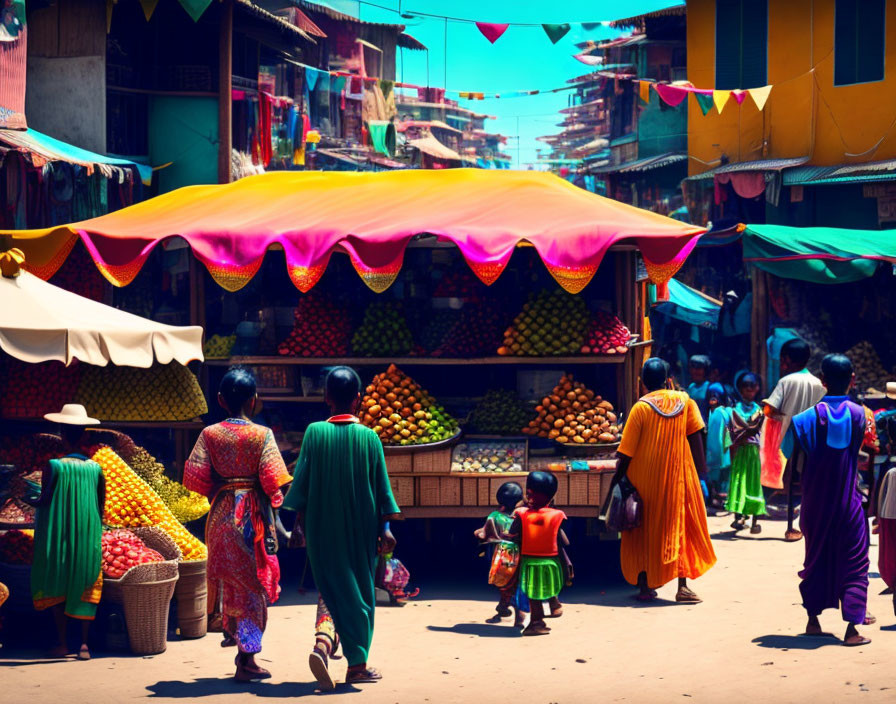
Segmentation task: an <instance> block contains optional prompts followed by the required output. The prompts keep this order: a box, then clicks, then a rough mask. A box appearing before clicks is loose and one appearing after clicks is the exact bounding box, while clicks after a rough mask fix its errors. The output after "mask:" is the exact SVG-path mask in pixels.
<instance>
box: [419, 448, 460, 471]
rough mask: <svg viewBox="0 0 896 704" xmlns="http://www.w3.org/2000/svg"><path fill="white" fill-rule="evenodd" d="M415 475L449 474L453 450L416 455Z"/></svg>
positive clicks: (426, 451) (421, 451)
mask: <svg viewBox="0 0 896 704" xmlns="http://www.w3.org/2000/svg"><path fill="white" fill-rule="evenodd" d="M413 471H414V474H432V473H438V474H447V473H448V472H449V471H451V448H448V449H447V450H420V451H419V452H415V453H414V470H413Z"/></svg>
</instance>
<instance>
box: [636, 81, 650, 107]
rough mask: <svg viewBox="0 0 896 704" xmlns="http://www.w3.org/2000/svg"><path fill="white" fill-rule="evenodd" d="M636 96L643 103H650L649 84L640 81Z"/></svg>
mask: <svg viewBox="0 0 896 704" xmlns="http://www.w3.org/2000/svg"><path fill="white" fill-rule="evenodd" d="M638 95H639V96H640V97H641V100H643V101H644V102H645V103H649V102H650V82H649V81H641V82H639V83H638Z"/></svg>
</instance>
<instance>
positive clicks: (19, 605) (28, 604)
mask: <svg viewBox="0 0 896 704" xmlns="http://www.w3.org/2000/svg"><path fill="white" fill-rule="evenodd" d="M0 582H3V584H5V585H6V586H7V588H8V589H9V599H7V600H6V605H5V607H4V608H6V609H10V610H14V611H32V610H33V609H34V602H33V601H32V600H31V565H11V564H9V563H7V562H0Z"/></svg>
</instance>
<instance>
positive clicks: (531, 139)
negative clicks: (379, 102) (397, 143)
mask: <svg viewBox="0 0 896 704" xmlns="http://www.w3.org/2000/svg"><path fill="white" fill-rule="evenodd" d="M371 2H373V3H375V4H376V5H380V6H382V7H383V8H393V10H398V8H399V0H371ZM327 4H329V5H331V6H332V7H334V8H336V9H338V10H341V11H343V12H345V13H347V14H351V15H354V16H356V17H358V16H360V18H361V19H364V20H368V21H371V22H392V23H396V22H400V23H402V24H405V25H407V32H408V33H409V34H412V35H413V36H414V37H416V38H417V39H419V40H420V41H421V42H423V43H424V44H426V46H427V47H429V52H428V54H429V84H430V85H432V86H438V87H445V88H448V89H449V90H471V91H483V92H496V93H501V92H504V91H513V90H535V89H539V90H544V89H549V88H557V87H559V86H562V85H564V83H565V82H566V80H567V79H569V78H572V77H573V76H577V75H580V74H583V73H587V72H588V67H587V66H585V65H584V64H582V63H580V62H579V61H576V60H575V59H574V58H572V57H573V54H575V53H576V47H575V45H576V43H577V42H581V41H584V40H586V39H600V38H604V37H610V36H614V35H616V34H618V32H616V31H615V30H611V29H609V28H607V27H598V28H596V29H593V30H591V31H586V30H584V29H583V28H582V27H581V26H576V24H575V23H577V22H599V21H604V20H613V19H618V18H621V17H629V16H631V15H637V14H640V13H642V12H649V11H651V10H656V9H659V8H662V7H668V6H670V5H675V4H678V3H677V0H613V1H612V2H601V1H600V0H565V1H564V2H543V1H534V0H516V1H512V0H478V1H474V0H441V1H438V0H400V6H401V10H402V12H410V11H413V10H417V11H419V12H426V13H430V14H435V15H449V16H451V17H459V18H466V19H473V20H477V21H480V22H501V23H503V22H525V23H539V24H540V23H562V22H569V23H571V24H572V25H573V27H572V30H571V31H570V32H569V34H567V35H566V36H565V37H564V38H563V39H561V40H560V41H559V42H558V43H557V44H556V45H552V44H551V42H550V40H549V39H548V38H547V35H545V33H544V30H542V29H541V27H514V26H511V27H510V28H509V29H508V30H507V32H506V33H505V34H504V35H503V36H502V37H501V38H500V39H498V41H497V42H496V43H495V44H494V45H492V44H490V43H489V42H488V40H487V39H486V38H485V37H483V36H482V34H480V33H479V30H478V29H477V28H476V26H475V25H474V24H469V23H460V22H452V21H449V22H448V41H447V44H446V41H445V22H444V21H443V20H441V19H435V18H425V19H410V20H408V19H404V20H402V19H400V18H399V16H398V14H397V13H396V12H395V11H389V10H386V9H381V8H379V7H374V6H371V5H369V4H365V3H358V2H357V0H328V3H327ZM402 53H403V55H404V66H402V65H401V63H399V66H398V76H399V80H402V75H403V80H405V81H407V82H408V83H417V84H420V85H425V84H426V82H427V80H426V79H427V58H426V53H427V52H415V51H407V50H404V51H403V52H402ZM569 95H570V93H569V92H562V93H552V94H547V95H536V96H529V97H525V98H506V99H504V98H502V99H497V100H494V99H492V100H484V101H478V100H477V101H469V102H467V101H462V102H461V104H462V105H465V106H466V107H470V108H472V109H475V110H478V111H480V112H484V113H487V114H489V115H495V116H497V117H498V119H497V120H490V121H488V122H487V123H486V127H487V128H488V129H489V131H492V132H500V133H502V134H505V135H507V136H510V137H514V138H515V137H517V136H518V137H519V140H518V141H517V139H511V140H509V141H508V144H507V152H508V153H509V154H510V155H511V156H513V157H514V159H515V160H516V163H518V164H526V163H529V162H532V161H535V156H536V152H535V150H536V148H537V147H538V146H544V145H541V143H540V142H536V141H535V138H536V137H538V136H539V135H543V134H551V133H554V132H556V131H558V129H559V128H557V127H556V126H555V124H556V123H557V122H559V110H560V109H561V108H564V107H566V105H567V101H568V99H569ZM517 158H518V159H517Z"/></svg>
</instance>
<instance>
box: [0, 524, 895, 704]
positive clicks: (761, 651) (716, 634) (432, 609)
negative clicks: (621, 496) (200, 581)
mask: <svg viewBox="0 0 896 704" xmlns="http://www.w3.org/2000/svg"><path fill="white" fill-rule="evenodd" d="M710 520H711V529H712V532H713V533H714V534H715V535H716V536H717V537H719V536H721V539H717V540H716V541H715V546H716V551H717V553H718V557H719V562H718V564H717V565H716V566H715V567H714V568H713V569H712V570H711V571H710V572H709V573H708V574H707V575H706V576H705V577H704V578H703V579H701V580H699V581H698V582H696V583H695V584H694V587H695V589H696V591H697V592H698V593H699V594H700V595H701V596H702V597H703V598H704V599H705V603H703V604H700V605H696V606H679V605H676V604H674V603H673V602H672V601H671V599H672V597H673V596H674V591H673V587H672V585H669V586H667V587H666V588H665V589H663V590H662V591H661V593H660V596H661V597H662V599H663V600H661V601H660V602H659V603H658V605H656V606H649V607H641V606H638V605H637V604H636V603H635V602H634V601H632V600H631V599H630V598H629V594H630V592H631V590H630V589H628V588H626V587H625V586H624V585H622V584H619V583H618V582H617V581H615V580H614V581H613V583H612V586H609V587H607V588H606V589H605V590H600V589H589V588H588V587H587V586H585V585H580V586H578V587H574V588H572V589H571V590H569V591H567V593H566V599H564V601H566V603H567V607H566V614H565V615H564V617H563V618H562V619H560V620H557V621H553V622H551V625H552V626H553V629H554V630H553V633H552V634H551V635H550V636H547V637H542V638H531V639H530V638H525V639H524V638H519V637H517V635H516V633H515V632H514V631H513V630H512V629H511V628H510V627H509V626H491V625H488V624H486V623H484V620H485V618H487V617H488V616H490V615H491V614H492V613H493V608H494V606H493V603H492V602H491V601H490V600H486V599H490V596H491V595H490V593H489V591H488V590H487V589H483V588H481V587H478V586H470V587H469V588H468V589H467V590H466V591H459V590H446V591H444V592H440V591H439V590H438V589H437V588H436V587H434V586H432V585H427V586H426V591H425V592H424V594H422V595H421V596H423V597H424V598H422V599H420V600H418V601H414V602H412V603H410V604H409V605H408V606H407V607H405V608H404V609H389V608H382V609H380V610H378V612H377V623H378V626H377V632H376V639H375V641H374V648H373V655H372V658H371V661H372V663H373V664H374V665H376V666H377V667H379V668H381V670H382V671H383V673H384V675H385V679H384V680H383V681H382V682H380V683H378V684H374V685H365V686H363V687H359V688H358V689H352V688H346V687H340V688H338V689H337V692H336V693H335V694H334V695H330V696H336V697H346V698H347V701H351V702H356V703H357V702H370V703H380V702H382V703H384V704H396V703H398V704H405V703H417V702H432V704H436V703H439V702H490V701H498V699H497V698H496V693H498V692H501V691H503V692H506V693H507V697H508V698H512V699H513V700H517V701H519V700H520V698H522V697H525V701H529V702H533V703H542V702H543V703H548V702H562V703H567V702H569V703H575V702H595V701H613V702H617V701H627V702H674V701H690V702H726V701H728V702H735V701H737V702H746V701H751V702H764V701H769V702H772V701H773V702H813V703H814V704H820V703H821V702H835V701H836V702H839V701H847V700H849V701H852V700H858V701H869V702H870V701H893V700H894V696H896V667H894V662H896V617H894V615H893V608H892V602H891V601H890V598H889V597H886V596H880V592H881V591H882V590H883V588H884V585H883V583H882V581H881V580H880V578H879V577H878V576H877V572H876V563H877V549H876V539H875V540H873V547H872V579H871V589H870V597H869V603H870V610H871V611H872V613H874V614H875V615H876V616H877V617H878V619H879V623H878V624H876V625H874V626H869V627H866V628H865V629H864V632H865V633H866V634H867V635H869V636H870V637H871V638H872V639H873V643H872V644H871V645H870V646H867V647H864V648H855V649H848V648H845V647H842V646H841V645H840V642H839V640H837V639H833V638H804V637H799V636H798V634H799V633H800V632H801V630H802V627H803V626H804V625H805V615H804V612H803V610H802V609H801V608H800V606H799V593H798V591H797V577H796V570H797V567H798V566H799V564H800V563H801V560H802V553H803V544H802V543H797V544H786V543H784V542H782V541H780V540H778V539H777V538H778V537H779V535H780V534H782V533H783V525H782V524H781V523H772V522H769V523H767V524H766V526H765V531H764V533H763V534H762V535H760V536H757V537H752V536H749V535H744V536H743V537H742V538H739V539H734V540H732V539H730V537H729V536H730V531H729V529H728V527H727V526H728V523H729V522H730V518H725V517H721V518H713V519H710ZM726 538H727V539H726ZM576 557H577V561H578V562H579V563H581V562H582V561H583V560H584V556H583V555H581V554H577V556H576ZM480 579H481V580H484V579H485V576H484V575H481V576H480ZM474 580H475V577H473V576H471V579H470V583H471V584H472V583H473V582H474ZM284 592H285V594H286V599H285V600H284V604H283V605H278V606H277V607H275V608H274V609H273V610H272V614H271V619H270V624H269V627H268V632H267V635H266V639H265V651H264V653H263V654H262V659H263V661H264V663H263V664H265V665H266V666H267V667H269V668H270V669H271V670H272V671H273V673H274V678H273V679H272V680H269V681H268V682H265V683H261V684H251V685H236V684H234V683H233V682H232V681H231V680H230V675H232V673H233V655H234V652H233V650H226V651H225V650H222V649H221V648H220V647H218V642H219V637H218V636H217V635H209V636H208V637H206V638H205V639H202V640H198V641H185V642H181V641H178V640H173V641H171V642H170V643H169V647H168V651H167V652H166V653H164V654H162V655H159V656H156V657H152V658H138V657H121V656H116V657H104V656H102V655H101V654H100V655H99V656H98V657H95V659H94V660H92V661H91V662H88V663H81V662H76V661H66V662H43V661H39V660H37V661H36V660H34V659H32V657H33V655H32V654H30V653H22V652H10V651H7V652H5V653H4V652H3V651H0V667H2V672H3V675H2V689H0V702H16V703H18V702H30V703H32V704H37V703H39V702H72V703H75V702H91V703H92V704H96V703H99V702H113V701H114V702H126V701H132V700H135V699H142V698H152V699H154V700H156V701H165V702H169V701H177V700H186V699H196V700H198V701H201V702H204V703H207V704H218V703H227V702H237V701H246V700H247V697H259V698H261V699H263V700H271V699H274V700H276V699H284V700H285V699H288V698H294V697H299V696H304V695H308V696H315V687H314V685H313V684H312V678H311V675H310V673H309V671H308V669H307V650H308V648H309V647H310V641H311V629H312V625H313V619H314V606H313V605H312V604H311V597H310V595H306V596H305V597H302V598H301V600H299V598H298V597H296V598H292V597H291V595H290V593H292V592H294V583H293V584H292V585H285V586H284ZM449 592H450V593H449ZM822 624H823V626H824V627H825V628H826V629H829V630H831V631H833V632H834V633H835V634H836V635H837V636H838V637H839V636H842V633H843V630H844V624H843V623H842V621H841V620H840V616H839V613H836V612H833V611H829V612H826V613H825V614H824V615H823V617H822ZM344 667H345V666H344V664H341V663H337V664H336V665H335V666H334V670H335V672H336V674H337V677H339V678H341V677H342V675H343V674H344Z"/></svg>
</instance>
